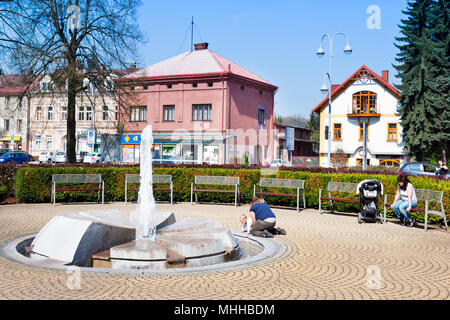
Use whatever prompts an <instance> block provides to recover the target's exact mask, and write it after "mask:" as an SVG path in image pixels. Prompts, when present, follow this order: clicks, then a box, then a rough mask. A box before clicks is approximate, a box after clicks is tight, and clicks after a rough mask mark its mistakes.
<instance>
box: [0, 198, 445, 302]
mask: <svg viewBox="0 0 450 320" xmlns="http://www.w3.org/2000/svg"><path fill="white" fill-rule="evenodd" d="M135 207H136V205H135V204H128V205H125V204H123V203H113V204H106V205H104V206H102V205H97V204H70V205H67V204H57V205H56V206H52V205H49V204H17V205H6V206H1V207H0V241H4V240H7V239H10V238H12V237H16V236H19V235H24V234H29V233H34V232H37V231H39V230H40V228H42V226H44V225H45V223H47V222H48V221H49V220H50V219H51V218H52V217H53V216H55V215H56V214H58V213H62V212H77V211H82V210H93V209H119V210H120V211H121V212H123V213H124V214H126V215H129V214H130V213H131V211H132V210H133V209H134V208H135ZM158 209H159V210H160V211H173V212H174V213H175V215H176V217H177V218H178V219H180V218H182V217H184V216H198V217H205V218H213V219H216V220H218V221H220V222H221V223H222V224H224V225H226V226H229V227H232V228H236V229H237V228H239V222H238V221H239V220H238V219H239V216H240V214H241V213H242V212H245V211H247V210H248V209H249V207H248V206H245V205H244V206H241V207H237V208H235V207H233V206H230V205H208V204H198V205H194V206H190V205H189V204H187V203H181V204H175V205H173V206H171V205H169V204H158ZM274 212H275V214H276V215H277V218H278V219H277V225H278V226H280V227H283V228H284V229H286V230H287V235H286V236H277V240H278V241H281V242H283V244H284V245H285V246H286V248H287V250H286V252H285V253H284V254H283V255H282V256H281V257H279V258H277V259H274V260H268V261H265V262H263V263H261V264H257V265H253V266H251V265H249V266H244V267H239V268H234V269H230V270H221V271H213V272H203V273H192V274H170V275H167V274H166V275H129V274H128V275H127V274H103V273H91V272H88V273H81V282H80V287H79V289H73V287H72V286H70V285H68V280H69V278H70V277H71V274H69V273H67V272H65V271H54V270H46V269H39V268H36V267H31V266H26V265H21V264H18V263H15V262H12V261H9V260H7V259H5V258H2V257H0V299H168V300H175V299H202V300H210V299H252V300H253V299H255V300H257V299H267V300H271V299H447V300H449V299H450V233H449V232H447V231H445V230H442V229H439V228H436V227H435V228H434V229H431V230H429V231H428V232H425V231H424V230H423V228H420V227H417V228H411V229H410V228H407V227H402V226H400V225H399V224H397V223H393V222H388V223H387V224H361V225H359V224H358V223H357V218H356V216H355V215H344V214H334V215H332V214H322V215H319V214H318V212H317V211H316V210H311V209H307V210H304V211H302V212H300V213H297V212H296V211H295V210H289V209H274ZM70 288H72V289H70Z"/></svg>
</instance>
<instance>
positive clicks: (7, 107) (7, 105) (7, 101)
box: [5, 97, 11, 109]
mask: <svg viewBox="0 0 450 320" xmlns="http://www.w3.org/2000/svg"><path fill="white" fill-rule="evenodd" d="M10 106H11V98H10V97H5V109H9V108H10Z"/></svg>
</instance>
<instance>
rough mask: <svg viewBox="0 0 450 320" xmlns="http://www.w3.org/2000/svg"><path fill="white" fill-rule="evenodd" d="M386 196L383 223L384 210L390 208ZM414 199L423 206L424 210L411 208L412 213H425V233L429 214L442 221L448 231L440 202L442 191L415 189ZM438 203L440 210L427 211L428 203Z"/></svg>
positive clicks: (442, 205)
mask: <svg viewBox="0 0 450 320" xmlns="http://www.w3.org/2000/svg"><path fill="white" fill-rule="evenodd" d="M387 196H388V195H387V194H385V195H384V222H385V223H386V208H389V207H390V204H389V203H388V202H387ZM416 197H417V201H424V202H425V206H424V208H419V207H415V208H411V211H412V212H424V213H425V227H424V229H425V231H427V229H428V215H429V214H435V215H438V216H440V217H442V218H443V219H444V224H445V228H446V229H447V230H448V225H447V217H446V216H445V211H444V203H443V202H442V199H443V197H444V192H443V191H437V190H425V189H416ZM430 202H431V203H439V204H440V207H441V210H440V211H436V210H428V204H429V203H430Z"/></svg>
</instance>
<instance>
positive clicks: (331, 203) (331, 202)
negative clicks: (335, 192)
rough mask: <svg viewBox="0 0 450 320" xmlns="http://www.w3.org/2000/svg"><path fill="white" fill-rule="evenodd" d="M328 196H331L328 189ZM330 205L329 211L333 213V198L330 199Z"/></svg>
mask: <svg viewBox="0 0 450 320" xmlns="http://www.w3.org/2000/svg"><path fill="white" fill-rule="evenodd" d="M328 197H329V198H331V192H330V191H328ZM330 205H331V213H334V206H333V200H330Z"/></svg>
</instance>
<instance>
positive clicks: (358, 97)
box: [352, 91, 377, 113]
mask: <svg viewBox="0 0 450 320" xmlns="http://www.w3.org/2000/svg"><path fill="white" fill-rule="evenodd" d="M352 101H353V102H352V106H353V113H377V94H376V93H374V92H371V91H360V92H357V93H355V94H353V96H352Z"/></svg>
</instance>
